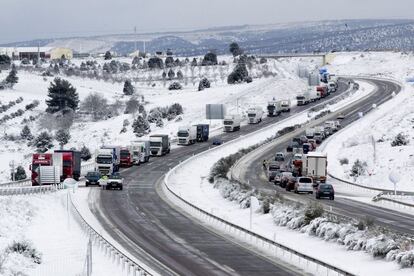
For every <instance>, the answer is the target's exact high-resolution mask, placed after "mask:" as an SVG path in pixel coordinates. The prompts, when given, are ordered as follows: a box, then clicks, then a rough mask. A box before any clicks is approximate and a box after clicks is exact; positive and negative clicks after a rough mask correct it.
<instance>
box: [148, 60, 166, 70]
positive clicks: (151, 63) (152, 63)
mask: <svg viewBox="0 0 414 276" xmlns="http://www.w3.org/2000/svg"><path fill="white" fill-rule="evenodd" d="M148 67H149V68H150V69H162V68H164V62H163V61H162V59H160V58H159V57H152V58H150V59H149V60H148Z"/></svg>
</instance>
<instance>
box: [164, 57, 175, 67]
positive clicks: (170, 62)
mask: <svg viewBox="0 0 414 276" xmlns="http://www.w3.org/2000/svg"><path fill="white" fill-rule="evenodd" d="M173 66H174V58H173V57H166V58H165V67H173Z"/></svg>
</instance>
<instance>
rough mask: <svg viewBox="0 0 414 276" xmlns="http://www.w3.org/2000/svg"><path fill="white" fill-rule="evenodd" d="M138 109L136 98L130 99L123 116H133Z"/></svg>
mask: <svg viewBox="0 0 414 276" xmlns="http://www.w3.org/2000/svg"><path fill="white" fill-rule="evenodd" d="M138 108H139V101H138V98H137V97H131V98H130V99H129V100H128V101H127V102H126V107H125V112H124V114H135V113H136V112H137V111H138Z"/></svg>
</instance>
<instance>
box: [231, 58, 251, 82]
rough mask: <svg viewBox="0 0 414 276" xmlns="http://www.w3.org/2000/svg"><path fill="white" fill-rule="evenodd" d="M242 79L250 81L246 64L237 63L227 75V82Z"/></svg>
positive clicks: (240, 80)
mask: <svg viewBox="0 0 414 276" xmlns="http://www.w3.org/2000/svg"><path fill="white" fill-rule="evenodd" d="M244 81H248V82H251V79H250V78H249V72H248V71H247V68H246V65H245V64H243V63H239V64H237V65H236V67H235V68H234V70H233V72H231V73H230V75H229V76H228V77H227V83H229V84H234V83H239V82H244Z"/></svg>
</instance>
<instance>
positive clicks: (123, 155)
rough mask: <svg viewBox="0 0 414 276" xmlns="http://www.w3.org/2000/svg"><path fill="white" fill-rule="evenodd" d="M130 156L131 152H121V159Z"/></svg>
mask: <svg viewBox="0 0 414 276" xmlns="http://www.w3.org/2000/svg"><path fill="white" fill-rule="evenodd" d="M129 155H130V153H129V151H127V150H121V157H128V156H129Z"/></svg>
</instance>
